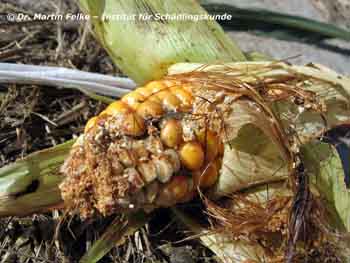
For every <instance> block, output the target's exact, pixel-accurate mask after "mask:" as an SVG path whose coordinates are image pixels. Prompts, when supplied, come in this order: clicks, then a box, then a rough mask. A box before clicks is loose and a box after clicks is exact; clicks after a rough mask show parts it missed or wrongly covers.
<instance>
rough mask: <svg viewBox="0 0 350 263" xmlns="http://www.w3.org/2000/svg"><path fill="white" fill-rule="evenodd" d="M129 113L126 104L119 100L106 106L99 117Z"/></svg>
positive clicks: (129, 109)
mask: <svg viewBox="0 0 350 263" xmlns="http://www.w3.org/2000/svg"><path fill="white" fill-rule="evenodd" d="M130 111H131V108H130V107H129V106H128V105H127V104H126V103H124V102H122V101H121V100H118V101H115V102H113V103H111V104H110V105H108V107H107V108H106V109H105V110H104V111H103V112H101V113H100V115H103V114H108V115H112V116H113V115H116V114H120V113H127V112H130Z"/></svg>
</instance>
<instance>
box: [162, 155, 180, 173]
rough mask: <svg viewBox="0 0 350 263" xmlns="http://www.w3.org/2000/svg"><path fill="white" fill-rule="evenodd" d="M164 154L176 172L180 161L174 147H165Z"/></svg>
mask: <svg viewBox="0 0 350 263" xmlns="http://www.w3.org/2000/svg"><path fill="white" fill-rule="evenodd" d="M164 156H165V157H166V158H167V159H168V161H169V162H170V163H171V166H172V167H173V169H174V172H175V173H176V172H178V171H179V170H180V168H181V162H180V158H179V154H178V153H177V152H176V151H175V150H174V149H166V150H165V151H164Z"/></svg>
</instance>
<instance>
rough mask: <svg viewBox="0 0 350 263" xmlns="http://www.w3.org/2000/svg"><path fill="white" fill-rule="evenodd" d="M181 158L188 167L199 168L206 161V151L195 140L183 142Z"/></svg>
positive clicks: (190, 168) (191, 168)
mask: <svg viewBox="0 0 350 263" xmlns="http://www.w3.org/2000/svg"><path fill="white" fill-rule="evenodd" d="M180 159H181V162H182V163H183V165H184V166H185V167H186V168H187V169H189V170H192V171H196V170H199V169H200V168H201V166H202V165H203V163H204V151H203V148H202V146H201V144H200V143H198V142H195V141H190V142H187V143H185V144H183V145H182V146H181V148H180Z"/></svg>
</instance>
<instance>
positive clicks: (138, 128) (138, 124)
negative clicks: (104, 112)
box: [121, 113, 146, 136]
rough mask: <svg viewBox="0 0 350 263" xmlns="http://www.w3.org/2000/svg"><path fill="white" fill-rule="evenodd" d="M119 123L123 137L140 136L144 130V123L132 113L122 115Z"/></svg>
mask: <svg viewBox="0 0 350 263" xmlns="http://www.w3.org/2000/svg"><path fill="white" fill-rule="evenodd" d="M121 123H122V128H121V130H122V131H123V132H124V134H125V135H129V136H141V135H143V134H144V132H145V130H146V127H145V121H144V120H143V119H142V118H141V117H140V116H138V115H137V114H134V113H127V114H123V115H122V120H121Z"/></svg>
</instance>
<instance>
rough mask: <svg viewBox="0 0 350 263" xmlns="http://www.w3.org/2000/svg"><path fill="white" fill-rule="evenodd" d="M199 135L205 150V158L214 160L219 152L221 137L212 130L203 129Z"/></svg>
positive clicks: (209, 160)
mask: <svg viewBox="0 0 350 263" xmlns="http://www.w3.org/2000/svg"><path fill="white" fill-rule="evenodd" d="M197 137H198V140H199V142H200V143H201V145H202V147H203V149H204V151H205V160H206V161H207V162H211V161H213V160H214V159H215V158H216V156H217V155H218V153H219V137H218V136H217V135H216V133H215V132H213V131H210V130H204V131H201V132H200V133H199V134H197Z"/></svg>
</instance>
